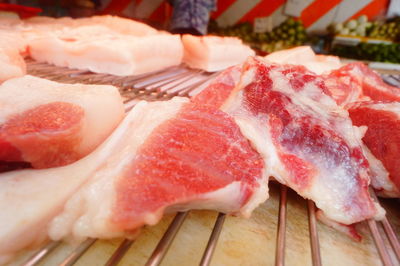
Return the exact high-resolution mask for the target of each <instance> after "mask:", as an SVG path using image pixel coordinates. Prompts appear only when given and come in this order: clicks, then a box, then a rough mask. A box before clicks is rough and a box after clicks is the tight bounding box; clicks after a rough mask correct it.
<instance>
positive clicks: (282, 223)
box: [275, 185, 287, 266]
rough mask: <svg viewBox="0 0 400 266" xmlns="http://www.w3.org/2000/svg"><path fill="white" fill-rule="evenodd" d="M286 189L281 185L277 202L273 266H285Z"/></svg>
mask: <svg viewBox="0 0 400 266" xmlns="http://www.w3.org/2000/svg"><path fill="white" fill-rule="evenodd" d="M286 204H287V187H286V186H285V185H281V195H280V200H279V217H278V234H277V237H276V252H275V266H284V265H285V242H286Z"/></svg>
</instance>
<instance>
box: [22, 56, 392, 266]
mask: <svg viewBox="0 0 400 266" xmlns="http://www.w3.org/2000/svg"><path fill="white" fill-rule="evenodd" d="M27 63H28V73H29V74H31V75H35V76H39V77H44V78H47V79H51V80H55V81H59V82H64V83H77V82H79V83H89V84H111V85H115V86H117V87H118V88H119V89H120V92H121V95H122V96H123V97H124V99H125V106H126V109H127V110H129V109H131V108H132V107H133V106H134V104H135V103H136V102H137V101H138V100H141V99H144V100H150V101H151V100H167V99H170V98H172V97H173V96H185V97H191V96H193V95H195V94H197V93H199V92H200V91H201V90H202V89H203V88H204V87H205V86H206V85H207V84H208V82H210V81H211V80H212V78H213V77H215V76H216V75H217V74H218V73H205V72H202V71H195V70H190V69H188V68H185V67H184V66H179V67H172V68H169V69H165V70H163V71H158V72H153V73H150V74H145V75H139V76H132V77H116V76H111V75H105V74H95V73H90V72H87V71H80V70H71V69H67V68H60V67H54V66H50V65H47V64H43V63H37V62H34V61H27ZM278 191H279V205H278V206H279V207H278V208H279V212H278V217H277V232H276V248H275V265H276V266H278V265H285V253H286V248H287V241H286V238H287V237H286V233H287V202H288V196H287V195H288V191H290V189H288V188H287V187H286V186H283V185H279V187H278ZM377 200H378V199H377ZM395 201H396V203H395V204H399V206H400V202H399V201H397V200H395ZM306 202H307V210H308V228H309V230H308V231H309V240H310V249H311V259H312V260H311V261H312V264H313V265H314V266H319V265H322V259H321V252H320V240H319V236H318V229H317V221H316V215H315V211H316V207H315V205H314V203H313V202H312V201H309V200H308V201H306ZM188 214H189V212H178V213H177V214H176V216H175V217H174V218H173V219H172V222H171V223H170V224H169V226H168V228H167V229H166V231H165V233H164V234H163V235H162V237H161V238H160V239H159V242H158V244H157V246H156V247H155V249H154V250H153V252H152V254H151V255H150V257H148V259H147V262H146V263H145V265H146V266H155V265H159V264H160V263H161V261H162V260H163V258H164V256H165V255H166V254H167V252H168V249H169V247H170V246H171V244H172V243H173V241H174V238H175V236H176V234H177V233H178V231H179V230H180V228H181V226H182V224H183V223H184V221H185V219H186V218H187V216H188ZM225 218H226V215H225V214H223V213H219V214H218V215H217V217H216V219H215V223H214V226H213V229H212V231H211V234H210V236H209V239H208V243H207V245H206V247H205V249H204V251H203V253H202V256H201V260H200V262H199V265H201V266H205V265H209V264H210V263H211V261H212V257H213V253H214V251H215V249H216V246H217V244H218V239H219V236H220V233H221V231H222V229H223V226H224V222H225ZM366 224H367V225H368V228H369V231H370V234H371V235H372V238H373V240H374V242H375V246H376V249H377V251H378V254H379V256H380V259H381V261H382V264H383V265H385V266H392V265H400V244H399V240H398V238H397V236H396V233H395V230H394V229H393V226H392V225H391V223H390V222H389V220H388V219H387V218H386V217H385V218H384V219H383V220H382V221H380V222H376V221H374V220H368V221H366ZM382 228H383V230H382ZM381 232H384V234H382V233H381ZM96 241H97V240H96V239H88V240H86V241H85V242H83V243H81V244H80V245H79V246H78V247H76V248H75V249H74V250H73V251H72V252H71V253H69V254H68V256H66V258H65V259H64V261H63V262H61V263H60V265H63V266H69V265H73V264H75V263H76V262H78V260H79V259H80V258H81V257H82V256H83V255H84V254H85V252H87V251H88V249H89V248H91V247H92V246H93V245H94V244H95V242H96ZM133 243H134V240H129V239H125V240H123V241H122V242H121V243H120V244H119V246H118V247H117V248H116V250H115V251H114V253H113V254H112V255H111V256H110V257H109V258H108V260H107V261H104V265H107V266H113V265H117V264H118V263H119V262H120V261H121V259H123V258H124V256H125V255H126V254H127V252H128V251H129V249H130V247H131V246H132V244H133ZM388 243H390V244H388ZM60 245H61V243H60V242H50V243H48V244H47V245H46V246H44V247H42V248H41V249H39V250H38V251H36V252H35V253H33V254H32V255H31V256H30V257H29V258H28V259H27V260H26V261H25V262H24V263H22V265H24V266H34V265H39V264H40V263H41V262H42V261H43V260H44V259H45V258H46V256H48V255H49V254H50V253H51V252H53V251H54V250H55V249H56V248H57V247H59V246H60ZM266 255H267V254H266Z"/></svg>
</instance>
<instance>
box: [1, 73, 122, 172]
mask: <svg viewBox="0 0 400 266" xmlns="http://www.w3.org/2000/svg"><path fill="white" fill-rule="evenodd" d="M105 106H106V107H107V108H105ZM0 107H1V108H0V110H1V111H0V148H1V149H0V161H4V162H28V163H30V164H31V165H32V166H33V167H35V168H48V167H55V166H61V165H66V164H69V163H72V162H74V161H76V160H78V159H80V158H82V157H84V156H85V155H87V154H89V153H90V152H91V151H93V150H94V149H95V148H96V147H97V146H98V145H99V144H100V143H101V142H102V141H103V140H104V139H105V138H107V137H108V136H109V135H110V134H111V132H112V131H113V130H114V129H115V127H116V126H117V125H118V123H119V122H120V121H121V120H122V118H123V116H124V108H123V103H122V98H121V96H120V94H119V92H118V89H117V88H116V87H113V86H106V85H83V84H74V85H72V84H61V83H57V82H53V81H49V80H45V79H41V78H36V77H33V76H24V77H20V78H14V79H10V80H8V81H6V82H4V83H3V84H2V85H0Z"/></svg>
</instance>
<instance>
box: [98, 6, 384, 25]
mask: <svg viewBox="0 0 400 266" xmlns="http://www.w3.org/2000/svg"><path fill="white" fill-rule="evenodd" d="M388 5H389V0H357V1H354V0H330V1H327V0H218V9H217V11H215V12H214V13H213V14H212V18H214V19H216V20H217V21H218V24H219V25H221V26H229V25H233V24H236V23H238V22H244V21H253V20H254V19H255V18H259V17H271V20H272V25H273V26H275V25H279V24H280V23H281V22H283V21H284V20H285V19H286V18H287V17H288V15H292V16H295V17H299V18H301V20H302V21H303V23H304V25H305V26H306V27H307V28H308V30H309V31H321V30H325V29H326V27H327V26H328V25H329V24H331V23H332V22H344V21H346V20H349V19H352V18H356V17H358V16H360V15H367V16H368V17H369V18H374V17H376V16H379V15H382V14H384V13H385V11H386V9H387V7H388ZM103 6H104V7H105V8H104V11H103V12H104V13H111V14H119V15H125V16H131V17H135V18H147V19H152V20H155V21H163V20H165V19H167V17H168V15H169V12H168V8H167V7H166V6H167V3H166V1H163V0H136V1H132V0H104V1H103Z"/></svg>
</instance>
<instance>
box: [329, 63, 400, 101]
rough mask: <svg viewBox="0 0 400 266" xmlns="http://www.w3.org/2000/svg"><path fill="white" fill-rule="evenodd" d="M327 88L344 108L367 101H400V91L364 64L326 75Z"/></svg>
mask: <svg viewBox="0 0 400 266" xmlns="http://www.w3.org/2000/svg"><path fill="white" fill-rule="evenodd" d="M326 79H327V81H326V82H327V87H328V89H329V90H330V91H331V93H332V95H333V97H334V98H335V100H336V101H337V102H338V104H340V105H342V106H346V104H349V103H352V102H356V101H365V100H369V99H371V100H376V101H400V89H399V88H396V87H393V86H390V85H389V84H386V83H385V82H384V81H383V80H382V78H381V77H380V76H379V75H378V74H377V73H376V72H375V71H373V70H372V69H370V68H369V67H368V66H366V65H365V64H363V63H350V64H347V65H345V66H343V67H341V68H340V69H337V70H333V71H332V72H331V73H329V74H327V75H326Z"/></svg>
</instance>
